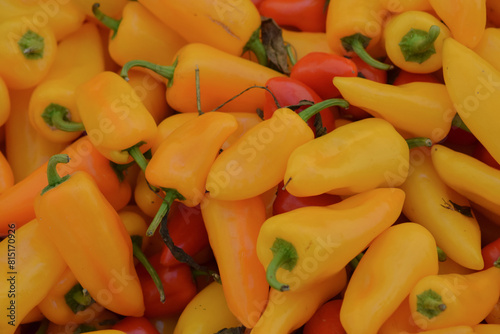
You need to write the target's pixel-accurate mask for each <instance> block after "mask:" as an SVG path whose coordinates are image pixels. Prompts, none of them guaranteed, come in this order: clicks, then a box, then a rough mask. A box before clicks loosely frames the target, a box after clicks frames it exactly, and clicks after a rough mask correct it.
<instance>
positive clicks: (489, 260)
mask: <svg viewBox="0 0 500 334" xmlns="http://www.w3.org/2000/svg"><path fill="white" fill-rule="evenodd" d="M481 254H482V256H483V260H484V269H488V268H491V267H493V266H494V264H495V261H496V260H498V258H499V257H500V238H498V239H496V240H495V241H492V242H490V243H489V244H487V245H485V246H484V247H483V248H482V250H481Z"/></svg>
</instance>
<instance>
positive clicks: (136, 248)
mask: <svg viewBox="0 0 500 334" xmlns="http://www.w3.org/2000/svg"><path fill="white" fill-rule="evenodd" d="M131 239H132V250H133V254H134V257H135V258H136V259H137V260H138V261H139V262H140V263H141V264H142V266H143V267H144V268H145V269H146V271H147V272H148V274H149V276H150V277H151V279H152V280H153V282H154V284H155V286H156V288H157V289H158V292H159V293H160V301H161V302H162V303H165V289H164V288H163V283H162V282H161V279H160V276H158V272H157V271H156V269H155V268H154V267H153V265H152V264H151V262H149V260H148V258H147V257H146V255H144V253H143V252H142V249H141V244H142V237H141V236H138V235H134V236H132V237H131Z"/></svg>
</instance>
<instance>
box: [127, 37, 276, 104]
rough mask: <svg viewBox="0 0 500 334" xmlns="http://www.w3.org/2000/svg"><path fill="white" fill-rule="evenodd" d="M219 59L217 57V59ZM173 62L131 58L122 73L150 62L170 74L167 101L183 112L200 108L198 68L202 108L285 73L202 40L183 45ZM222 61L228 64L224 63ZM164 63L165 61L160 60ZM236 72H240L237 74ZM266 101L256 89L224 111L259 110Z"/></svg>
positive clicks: (162, 72)
mask: <svg viewBox="0 0 500 334" xmlns="http://www.w3.org/2000/svg"><path fill="white" fill-rule="evenodd" d="M215 60H216V61H215ZM172 64H173V65H171V66H164V67H161V66H158V65H154V64H151V63H149V64H144V63H143V62H140V61H138V62H136V61H131V62H129V63H127V64H126V65H125V66H124V68H123V70H122V76H126V71H127V70H128V68H130V67H132V66H141V67H143V66H148V67H147V68H149V69H152V70H155V69H156V70H157V72H158V73H160V74H161V75H162V76H164V77H166V78H167V93H166V99H167V103H168V104H169V106H170V107H171V108H173V109H174V110H177V111H179V112H197V111H198V108H197V99H196V80H195V74H194V71H195V68H196V67H198V68H199V71H200V91H201V96H202V98H201V110H202V111H204V112H207V111H210V110H213V109H215V108H217V107H218V106H220V105H222V104H223V103H224V102H226V101H228V100H229V99H231V98H232V97H234V96H235V95H237V94H239V93H241V92H242V91H243V90H245V89H247V88H248V87H250V86H253V85H258V86H264V85H265V83H266V81H267V80H269V79H270V78H272V77H276V76H283V75H282V74H281V73H279V72H277V71H275V70H272V69H270V68H268V67H264V66H262V65H259V64H257V63H255V62H253V61H251V60H248V59H244V58H242V57H239V56H235V55H232V54H229V53H226V52H224V51H221V50H219V49H217V48H214V47H212V46H209V45H206V44H202V43H189V44H187V45H185V46H184V47H183V48H181V49H180V50H179V51H178V52H177V54H176V55H175V56H174V59H173V60H172ZM221 64H224V65H223V66H222V65H221ZM159 65H162V64H159ZM234 73H238V76H235V75H234ZM263 105H264V90H262V89H252V90H249V91H247V92H245V93H244V94H242V95H241V96H239V97H238V99H237V100H236V101H235V102H233V103H229V104H227V105H225V106H224V107H222V108H220V111H234V110H235V109H237V110H238V111H239V112H249V113H255V110H256V109H257V108H261V109H262V107H263Z"/></svg>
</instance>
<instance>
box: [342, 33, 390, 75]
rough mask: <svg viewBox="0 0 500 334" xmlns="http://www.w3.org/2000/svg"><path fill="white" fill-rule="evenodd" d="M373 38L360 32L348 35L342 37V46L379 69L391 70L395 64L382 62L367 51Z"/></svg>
mask: <svg viewBox="0 0 500 334" xmlns="http://www.w3.org/2000/svg"><path fill="white" fill-rule="evenodd" d="M370 40H371V38H370V37H367V36H365V35H362V34H360V33H356V34H354V35H350V36H346V37H343V38H341V39H340V41H341V42H342V46H343V47H344V49H346V51H354V53H356V54H357V55H358V56H359V58H361V59H362V60H363V61H364V62H365V63H367V64H368V65H370V66H373V67H374V68H378V69H379V70H384V71H387V70H390V69H392V68H393V67H394V66H392V65H390V64H385V63H382V62H380V61H378V60H376V59H374V58H373V57H372V56H370V54H369V53H368V52H366V50H365V48H366V47H367V46H368V44H369V43H370Z"/></svg>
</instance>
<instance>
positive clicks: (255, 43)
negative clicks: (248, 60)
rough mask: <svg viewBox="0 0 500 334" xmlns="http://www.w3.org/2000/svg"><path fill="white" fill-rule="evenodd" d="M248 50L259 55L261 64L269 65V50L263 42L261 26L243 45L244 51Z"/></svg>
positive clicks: (258, 59) (258, 58)
mask: <svg viewBox="0 0 500 334" xmlns="http://www.w3.org/2000/svg"><path fill="white" fill-rule="evenodd" d="M246 51H251V52H253V53H254V54H255V56H256V57H257V61H258V62H259V64H261V65H263V66H267V52H266V48H265V47H264V44H262V41H261V40H260V27H259V28H257V29H256V30H255V31H254V32H253V33H252V35H251V36H250V39H249V40H248V42H247V43H246V44H245V46H244V47H243V53H245V52H246Z"/></svg>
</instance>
